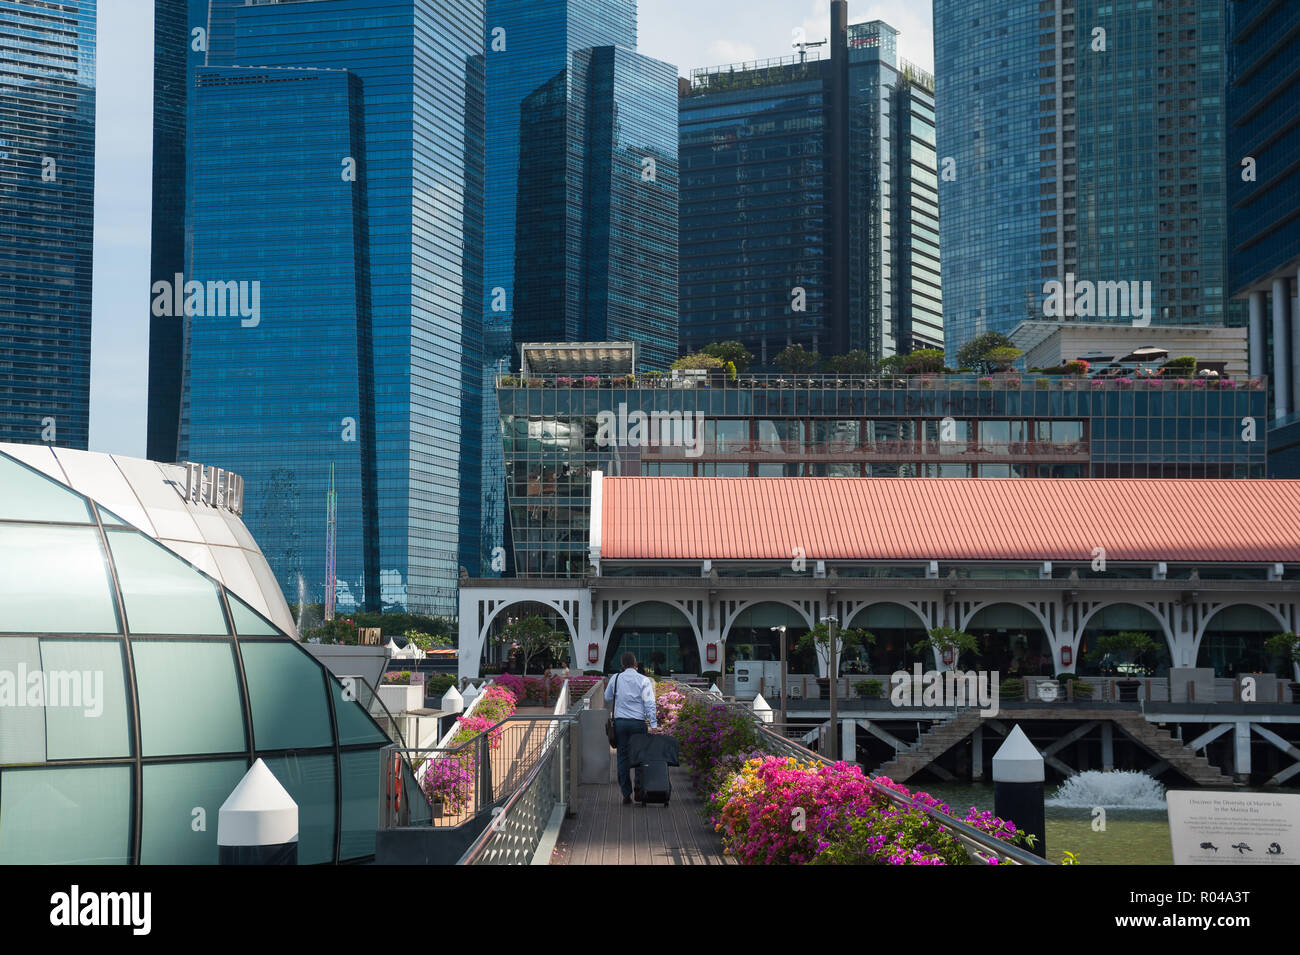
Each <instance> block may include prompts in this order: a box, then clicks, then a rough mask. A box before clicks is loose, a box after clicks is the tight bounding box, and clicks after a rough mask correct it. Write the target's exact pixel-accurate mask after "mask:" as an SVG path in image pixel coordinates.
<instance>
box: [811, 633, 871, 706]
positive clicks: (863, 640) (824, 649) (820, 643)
mask: <svg viewBox="0 0 1300 955" xmlns="http://www.w3.org/2000/svg"><path fill="white" fill-rule="evenodd" d="M875 642H876V637H875V634H873V633H871V632H870V631H868V630H841V629H839V628H836V630H835V645H836V649H835V662H836V665H837V666H836V668H837V669H838V667H839V665H840V664H843V662H844V651H846V650H853V649H856V648H858V647H862V646H866V645H868V644H873V643H875ZM799 649H800V650H815V651H816V652H817V658H818V659H819V660H821V662H822V667H823V669H825V670H826V671H827V673H828V674H829V671H830V662H831V639H830V630H829V627H828V625H827V624H826V623H824V622H823V623H819V624H817V626H815V627H813V628H812V629H811V630H809V631H808V632H807V633H805V634H804V635H803V636H802V637H800V638H799ZM838 675H839V674H830V675H828V676H825V677H819V678H818V680H817V683H818V685H820V686H821V687H822V688H823V690H824V691H829V689H830V682H831V676H838ZM823 695H827V694H826V693H824V694H823Z"/></svg>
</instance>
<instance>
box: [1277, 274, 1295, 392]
mask: <svg viewBox="0 0 1300 955" xmlns="http://www.w3.org/2000/svg"><path fill="white" fill-rule="evenodd" d="M1286 286H1287V282H1286V279H1276V280H1274V282H1273V403H1274V407H1275V409H1276V412H1275V413H1276V415H1277V417H1279V418H1285V417H1286V416H1287V415H1288V414H1290V413H1291V319H1290V316H1289V315H1288V314H1287V313H1288V312H1289V311H1291V309H1290V307H1289V306H1290V302H1288V301H1287V287H1286Z"/></svg>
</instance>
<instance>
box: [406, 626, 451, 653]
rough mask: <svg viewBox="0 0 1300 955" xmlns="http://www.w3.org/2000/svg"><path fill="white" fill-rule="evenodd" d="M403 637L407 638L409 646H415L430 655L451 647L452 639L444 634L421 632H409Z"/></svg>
mask: <svg viewBox="0 0 1300 955" xmlns="http://www.w3.org/2000/svg"><path fill="white" fill-rule="evenodd" d="M402 636H404V637H406V641H407V643H408V644H415V646H416V647H417V648H418V649H420V650H423V651H424V652H425V653H428V652H429V651H430V650H437V649H440V648H446V647H450V646H451V638H450V637H447V636H444V635H442V634H433V633H423V632H421V631H419V630H407V631H406V632H405V633H404V634H402Z"/></svg>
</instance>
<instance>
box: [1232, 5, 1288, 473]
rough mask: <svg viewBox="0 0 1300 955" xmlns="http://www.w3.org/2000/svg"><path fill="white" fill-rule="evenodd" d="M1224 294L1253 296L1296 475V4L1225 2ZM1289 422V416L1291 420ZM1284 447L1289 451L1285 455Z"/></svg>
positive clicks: (1261, 357) (1259, 339) (1263, 369)
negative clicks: (1226, 235)
mask: <svg viewBox="0 0 1300 955" xmlns="http://www.w3.org/2000/svg"><path fill="white" fill-rule="evenodd" d="M1228 22H1229V31H1228V32H1229V38H1230V41H1231V42H1230V45H1229V47H1228V73H1229V75H1228V143H1227V154H1228V158H1227V166H1228V170H1229V172H1228V203H1229V211H1228V232H1229V249H1230V258H1229V278H1228V290H1229V292H1230V293H1231V294H1232V295H1234V296H1238V297H1248V298H1249V302H1250V364H1251V369H1250V371H1251V374H1252V375H1268V376H1269V378H1270V382H1269V383H1270V385H1271V386H1272V389H1271V390H1272V392H1273V408H1274V417H1275V418H1277V419H1284V426H1285V429H1286V430H1285V431H1279V432H1276V433H1271V434H1270V435H1269V447H1270V448H1278V449H1279V452H1280V453H1279V456H1278V457H1277V458H1276V460H1278V461H1282V460H1284V459H1285V460H1286V462H1287V464H1286V466H1285V468H1275V467H1274V466H1273V465H1272V463H1270V467H1269V476H1270V477H1297V476H1300V466H1297V461H1300V445H1298V444H1297V442H1298V441H1300V417H1297V416H1296V414H1295V412H1296V411H1297V410H1300V305H1297V304H1296V291H1295V290H1296V289H1297V288H1300V167H1297V165H1296V156H1298V155H1300V122H1297V119H1298V117H1300V95H1297V88H1296V77H1297V76H1300V5H1297V4H1294V3H1262V2H1245V0H1233V2H1232V3H1229V4H1228ZM1287 419H1289V420H1287ZM1282 449H1285V451H1283V450H1282Z"/></svg>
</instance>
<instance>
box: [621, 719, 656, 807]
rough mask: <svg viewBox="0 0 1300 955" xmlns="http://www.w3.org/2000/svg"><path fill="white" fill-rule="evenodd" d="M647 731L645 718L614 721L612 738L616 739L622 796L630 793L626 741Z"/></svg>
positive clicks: (629, 770) (630, 774) (630, 784)
mask: <svg viewBox="0 0 1300 955" xmlns="http://www.w3.org/2000/svg"><path fill="white" fill-rule="evenodd" d="M645 732H648V730H647V729H646V722H645V720H625V719H617V720H615V721H614V738H615V739H617V740H618V788H619V789H621V790H622V791H623V795H624V796H630V795H632V768H631V767H630V766H629V765H628V743H629V742H631V740H632V737H633V736H638V735H640V734H642V733H645Z"/></svg>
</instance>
